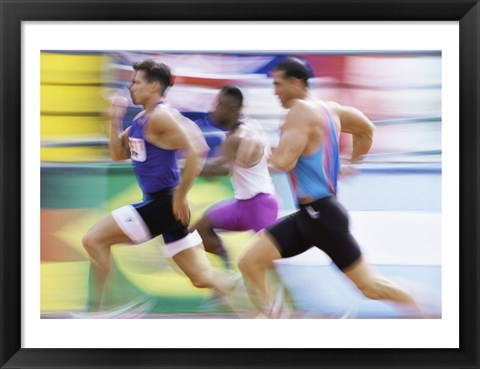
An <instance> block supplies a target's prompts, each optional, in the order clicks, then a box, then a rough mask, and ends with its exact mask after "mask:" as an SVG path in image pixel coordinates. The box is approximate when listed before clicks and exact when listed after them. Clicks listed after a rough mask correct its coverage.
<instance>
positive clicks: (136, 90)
mask: <svg viewBox="0 0 480 369" xmlns="http://www.w3.org/2000/svg"><path fill="white" fill-rule="evenodd" d="M153 83H154V82H148V81H147V80H146V79H145V72H144V71H143V70H138V71H135V73H134V74H133V78H132V82H131V83H130V86H129V87H128V89H129V91H130V96H131V98H132V102H133V103H134V104H136V105H143V104H144V102H145V101H147V100H148V99H149V98H150V97H151V96H152V94H153V92H154V89H153Z"/></svg>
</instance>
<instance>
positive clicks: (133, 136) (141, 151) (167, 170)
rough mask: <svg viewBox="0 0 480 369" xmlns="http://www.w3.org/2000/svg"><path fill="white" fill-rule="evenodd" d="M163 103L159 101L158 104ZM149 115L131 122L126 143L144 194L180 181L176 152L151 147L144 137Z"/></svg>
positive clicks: (143, 115) (171, 185)
mask: <svg viewBox="0 0 480 369" xmlns="http://www.w3.org/2000/svg"><path fill="white" fill-rule="evenodd" d="M161 103H163V101H160V102H159V103H157V105H158V104H161ZM148 121H149V114H146V113H144V114H142V115H140V116H138V117H137V118H136V119H134V120H133V122H132V125H131V127H130V132H129V136H128V141H129V145H130V157H131V159H132V163H133V169H134V172H135V175H136V177H137V181H138V184H139V185H140V188H141V189H142V191H143V193H144V194H153V193H156V192H158V191H160V190H163V189H165V188H172V187H175V186H176V185H177V184H178V183H179V181H180V169H179V168H178V164H177V151H176V150H166V149H162V148H159V147H157V146H155V145H152V144H151V143H150V142H148V141H147V140H146V139H145V137H144V131H145V129H146V127H147V125H148Z"/></svg>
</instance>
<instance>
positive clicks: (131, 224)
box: [112, 205, 152, 243]
mask: <svg viewBox="0 0 480 369" xmlns="http://www.w3.org/2000/svg"><path fill="white" fill-rule="evenodd" d="M112 216H113V219H115V222H117V224H118V226H119V227H120V229H121V230H122V231H123V233H125V234H126V235H127V236H128V237H130V239H131V240H132V242H133V243H143V242H146V241H148V240H150V239H151V238H152V235H151V234H150V230H149V229H148V227H147V225H146V224H145V222H144V221H143V219H142V217H141V216H140V214H139V213H138V211H137V209H135V208H134V207H133V206H132V205H127V206H123V207H121V208H118V209H116V210H114V211H112Z"/></svg>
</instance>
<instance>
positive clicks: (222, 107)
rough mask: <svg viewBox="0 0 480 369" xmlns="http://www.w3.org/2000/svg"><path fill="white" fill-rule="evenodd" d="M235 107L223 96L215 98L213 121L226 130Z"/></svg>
mask: <svg viewBox="0 0 480 369" xmlns="http://www.w3.org/2000/svg"><path fill="white" fill-rule="evenodd" d="M234 112H235V107H234V105H233V103H232V100H231V99H230V98H229V97H228V96H225V95H222V94H219V95H218V97H217V101H216V105H215V109H214V110H213V112H212V118H213V120H214V121H215V122H216V123H217V124H218V125H220V126H221V127H222V128H228V125H230V124H231V123H234V122H232V121H233V119H234V116H233V114H234Z"/></svg>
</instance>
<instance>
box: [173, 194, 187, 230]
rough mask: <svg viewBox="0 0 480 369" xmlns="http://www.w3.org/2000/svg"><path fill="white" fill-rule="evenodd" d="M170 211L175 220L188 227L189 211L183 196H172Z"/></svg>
mask: <svg viewBox="0 0 480 369" xmlns="http://www.w3.org/2000/svg"><path fill="white" fill-rule="evenodd" d="M172 210H173V215H175V218H177V219H178V220H179V221H180V222H182V223H183V224H184V225H185V226H188V224H189V223H190V209H189V208H188V203H187V199H186V198H185V196H182V195H180V194H179V193H178V192H175V194H174V195H173V204H172Z"/></svg>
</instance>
